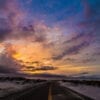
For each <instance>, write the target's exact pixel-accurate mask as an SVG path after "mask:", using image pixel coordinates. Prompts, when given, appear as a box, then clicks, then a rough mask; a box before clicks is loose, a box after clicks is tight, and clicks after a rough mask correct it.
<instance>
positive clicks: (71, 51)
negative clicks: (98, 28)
mask: <svg viewBox="0 0 100 100" xmlns="http://www.w3.org/2000/svg"><path fill="white" fill-rule="evenodd" d="M89 44H90V43H88V42H86V41H84V42H82V43H80V44H79V45H74V46H72V47H69V48H67V49H65V50H64V51H63V52H62V53H61V54H60V55H58V56H54V57H53V59H54V60H60V59H62V58H63V57H64V56H67V55H76V54H79V53H80V51H81V50H82V49H84V48H86V47H87V46H89Z"/></svg>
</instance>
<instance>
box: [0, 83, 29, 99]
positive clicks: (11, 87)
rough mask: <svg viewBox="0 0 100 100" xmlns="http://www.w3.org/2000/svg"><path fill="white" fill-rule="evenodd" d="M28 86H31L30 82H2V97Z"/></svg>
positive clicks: (0, 94) (0, 91)
mask: <svg viewBox="0 0 100 100" xmlns="http://www.w3.org/2000/svg"><path fill="white" fill-rule="evenodd" d="M27 86H30V84H23V85H22V84H17V83H14V82H10V81H7V82H0V97H2V96H5V95H7V94H9V93H12V92H15V91H18V90H21V89H23V88H25V87H27Z"/></svg>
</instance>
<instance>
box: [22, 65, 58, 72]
mask: <svg viewBox="0 0 100 100" xmlns="http://www.w3.org/2000/svg"><path fill="white" fill-rule="evenodd" d="M56 69H57V67H54V66H41V67H35V66H27V68H26V69H25V70H24V71H32V72H35V71H48V70H56Z"/></svg>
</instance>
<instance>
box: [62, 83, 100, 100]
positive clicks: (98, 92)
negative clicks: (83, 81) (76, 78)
mask: <svg viewBox="0 0 100 100" xmlns="http://www.w3.org/2000/svg"><path fill="white" fill-rule="evenodd" d="M60 85H62V86H64V87H67V88H70V89H72V90H74V91H76V92H78V93H81V94H83V95H85V96H88V97H91V98H93V99H94V100H100V87H96V86H88V85H75V84H72V83H68V82H60Z"/></svg>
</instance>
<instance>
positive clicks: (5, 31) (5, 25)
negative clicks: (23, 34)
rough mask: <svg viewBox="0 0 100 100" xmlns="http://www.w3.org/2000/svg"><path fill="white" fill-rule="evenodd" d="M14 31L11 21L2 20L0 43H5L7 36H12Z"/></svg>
mask: <svg viewBox="0 0 100 100" xmlns="http://www.w3.org/2000/svg"><path fill="white" fill-rule="evenodd" d="M11 32H12V29H11V27H10V23H9V21H7V19H4V18H0V41H3V40H4V39H5V38H6V37H7V36H8V37H9V36H10V33H11Z"/></svg>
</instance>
